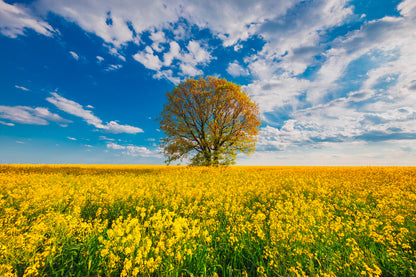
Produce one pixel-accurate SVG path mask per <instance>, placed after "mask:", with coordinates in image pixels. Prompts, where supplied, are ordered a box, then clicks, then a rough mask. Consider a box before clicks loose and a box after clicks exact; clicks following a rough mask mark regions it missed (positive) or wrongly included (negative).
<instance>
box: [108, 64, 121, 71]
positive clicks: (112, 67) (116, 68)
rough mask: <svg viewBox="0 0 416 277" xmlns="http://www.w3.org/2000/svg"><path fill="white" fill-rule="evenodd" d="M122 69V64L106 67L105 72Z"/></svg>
mask: <svg viewBox="0 0 416 277" xmlns="http://www.w3.org/2000/svg"><path fill="white" fill-rule="evenodd" d="M122 67H123V66H122V65H121V64H110V65H109V66H107V67H106V69H105V71H115V70H119V69H120V68H122Z"/></svg>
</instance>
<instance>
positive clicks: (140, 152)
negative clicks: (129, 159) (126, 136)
mask: <svg viewBox="0 0 416 277" xmlns="http://www.w3.org/2000/svg"><path fill="white" fill-rule="evenodd" d="M107 148H108V149H113V150H123V151H122V154H123V155H127V156H133V157H137V156H139V157H155V156H157V155H156V154H155V153H153V152H152V151H150V150H149V149H147V148H146V147H143V146H135V145H127V146H124V145H120V144H116V143H112V142H111V143H107Z"/></svg>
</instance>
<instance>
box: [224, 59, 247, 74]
mask: <svg viewBox="0 0 416 277" xmlns="http://www.w3.org/2000/svg"><path fill="white" fill-rule="evenodd" d="M227 72H228V74H230V75H231V76H233V77H238V76H246V75H248V71H247V69H245V68H243V67H242V66H241V65H240V64H239V63H238V62H237V61H234V62H232V63H230V64H229V65H228V67H227Z"/></svg>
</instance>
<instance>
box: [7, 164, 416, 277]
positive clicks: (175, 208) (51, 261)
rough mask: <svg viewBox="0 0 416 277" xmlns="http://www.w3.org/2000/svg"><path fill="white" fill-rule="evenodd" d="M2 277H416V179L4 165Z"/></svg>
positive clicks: (373, 170) (366, 171) (365, 171)
mask: <svg viewBox="0 0 416 277" xmlns="http://www.w3.org/2000/svg"><path fill="white" fill-rule="evenodd" d="M0 194H1V196H0V197H1V198H0V275H1V276H37V275H39V276H415V275H416V217H415V215H416V168H415V167H238V166H237V167H219V168H207V167H185V166H104V165H101V166H82V165H79V166H73V165H68V166H65V165H0Z"/></svg>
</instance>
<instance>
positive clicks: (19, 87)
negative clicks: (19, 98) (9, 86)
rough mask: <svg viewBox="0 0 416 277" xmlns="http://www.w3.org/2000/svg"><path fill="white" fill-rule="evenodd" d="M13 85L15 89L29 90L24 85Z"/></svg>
mask: <svg viewBox="0 0 416 277" xmlns="http://www.w3.org/2000/svg"><path fill="white" fill-rule="evenodd" d="M14 87H15V88H17V89H20V90H23V91H29V89H28V88H26V87H22V86H18V85H15V86H14Z"/></svg>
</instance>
